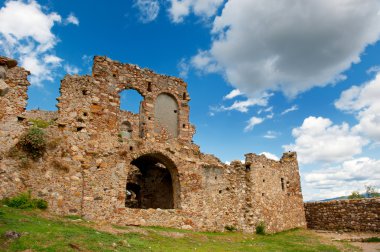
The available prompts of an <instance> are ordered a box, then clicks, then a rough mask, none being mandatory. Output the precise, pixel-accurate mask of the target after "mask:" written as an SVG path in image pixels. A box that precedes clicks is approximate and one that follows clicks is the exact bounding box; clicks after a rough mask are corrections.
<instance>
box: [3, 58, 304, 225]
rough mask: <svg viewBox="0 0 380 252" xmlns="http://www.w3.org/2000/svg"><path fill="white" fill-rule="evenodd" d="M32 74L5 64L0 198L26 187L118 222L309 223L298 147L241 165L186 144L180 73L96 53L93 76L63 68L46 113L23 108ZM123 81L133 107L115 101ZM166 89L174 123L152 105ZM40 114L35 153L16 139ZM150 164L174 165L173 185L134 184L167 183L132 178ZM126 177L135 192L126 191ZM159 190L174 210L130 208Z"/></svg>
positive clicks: (61, 206)
mask: <svg viewBox="0 0 380 252" xmlns="http://www.w3.org/2000/svg"><path fill="white" fill-rule="evenodd" d="M0 64H1V61H0ZM12 67H13V66H12ZM28 74H29V72H27V71H26V70H24V69H22V68H19V67H14V68H11V69H8V68H7V69H6V77H5V79H4V78H3V80H4V83H5V84H4V83H3V84H4V85H2V87H3V89H2V90H4V92H1V96H0V105H1V106H0V126H1V128H0V129H1V130H0V160H1V163H0V199H1V198H4V197H10V196H13V195H16V194H17V193H20V192H23V191H26V190H31V191H32V193H33V194H34V195H35V196H38V197H42V198H44V199H46V200H47V201H48V203H49V211H51V212H54V213H57V214H61V215H70V214H75V215H81V216H83V217H84V218H86V219H89V220H102V221H108V222H111V223H116V224H119V225H156V226H157V225H158V226H167V227H177V228H183V229H193V230H213V231H223V230H224V228H225V227H226V226H234V227H236V228H237V229H239V230H241V231H244V232H254V230H255V227H256V225H257V224H258V223H260V222H264V223H265V225H266V227H267V231H268V232H278V231H282V230H286V229H291V228H295V227H305V226H306V221H305V215H304V206H303V201H302V193H301V187H300V177H299V170H298V163H297V156H296V154H295V153H285V154H284V155H283V157H282V158H281V160H280V161H274V160H270V159H267V158H266V157H265V156H263V155H261V156H258V155H255V154H247V155H246V161H245V163H241V162H240V161H234V162H232V163H231V165H226V164H224V163H222V162H220V160H219V159H217V158H216V157H214V156H212V155H207V154H203V153H201V152H200V150H199V146H197V145H195V144H194V143H193V142H192V137H193V134H194V133H195V127H194V126H193V125H191V124H190V122H189V112H190V108H189V105H188V102H189V101H190V97H189V94H188V92H187V84H186V83H185V82H184V81H183V80H181V79H179V78H175V77H170V76H165V75H159V74H155V73H154V72H152V71H151V70H148V69H141V68H139V67H138V66H135V65H131V64H122V63H120V62H116V61H112V60H110V59H108V58H106V57H98V56H96V57H95V58H94V66H93V73H92V75H91V76H77V75H74V76H69V75H67V76H65V78H64V79H63V80H62V82H61V87H60V93H61V95H60V97H59V98H58V99H57V100H58V104H57V107H58V111H53V112H46V111H40V110H37V111H26V110H25V107H26V100H27V93H26V92H27V86H28V85H29V82H28V81H27V75H28ZM0 89H1V87H0ZM126 89H134V90H136V91H138V92H139V93H140V94H141V95H142V96H143V101H142V102H141V104H140V112H139V113H138V114H134V113H132V112H130V111H123V110H121V109H120V92H122V91H123V90H126ZM162 94H164V95H165V99H166V101H167V100H169V101H170V103H172V102H173V101H174V103H175V104H176V106H172V107H171V108H170V109H171V110H168V113H172V114H171V115H170V120H171V121H170V129H169V128H168V127H167V126H168V125H169V124H167V122H165V118H166V117H165V113H164V112H165V109H168V108H167V107H166V106H165V103H163V104H164V106H161V107H160V108H159V109H158V108H157V107H155V106H156V105H157V102H156V99H157V97H158V96H160V95H162ZM173 108H174V109H173ZM155 116H160V118H159V119H160V120H161V121H160V120H158V119H157V118H155ZM36 119H37V120H40V121H41V120H42V121H46V122H48V126H47V127H46V128H44V129H42V130H43V131H44V132H45V134H46V139H47V148H46V151H45V153H44V155H43V156H42V157H41V158H39V159H37V160H32V159H30V157H28V155H27V153H23V152H22V151H20V150H18V149H17V146H18V145H17V144H18V142H19V139H20V136H21V135H22V134H24V133H25V132H26V131H27V130H28V129H29V128H31V127H36ZM175 123H177V131H175V127H173V125H174V126H175ZM173 132H174V133H175V134H174V135H173ZM16 154H17V155H16ZM149 167H150V168H149ZM154 167H160V169H166V170H162V171H161V172H158V173H156V174H168V172H169V173H170V178H168V177H166V179H165V183H171V184H169V186H171V188H172V190H170V188H169V189H168V190H166V191H164V192H163V191H160V192H157V195H153V196H154V197H153V196H152V195H149V194H154V193H155V191H154V190H144V188H142V189H141V188H140V187H142V186H147V188H149V186H152V187H155V188H159V187H160V185H159V183H164V182H162V181H161V180H160V179H159V178H154V177H152V178H149V179H148V177H143V178H144V180H143V179H141V177H140V178H139V177H136V178H134V177H133V176H147V175H146V174H155V173H154V172H153V171H152V172H147V170H146V169H154ZM136 171H138V172H137V173H136ZM163 171H167V172H163ZM157 176H158V175H157ZM150 179H152V180H150ZM128 181H129V182H128ZM139 181H144V183H143V184H142V183H140V182H139ZM149 181H154V182H152V183H154V184H151V185H149V184H148V183H149ZM128 183H132V185H130V188H134V189H133V190H135V191H133V190H132V189H129V190H128V189H127V184H128ZM133 183H134V184H133ZM139 183H140V184H139ZM165 186H168V184H165ZM139 188H140V189H141V190H140V189H139ZM147 188H145V189H147ZM165 188H167V187H165ZM131 190H132V191H131ZM146 194H148V195H146ZM165 194H167V196H166V197H170V198H168V199H167V200H165V202H170V205H172V206H173V209H163V208H167V207H168V204H166V205H162V207H161V208H160V207H157V208H148V209H142V208H129V207H126V205H128V204H127V201H128V200H130V198H131V197H133V200H134V202H135V203H136V204H135V205H138V204H139V202H148V201H149V199H152V198H153V199H158V198H161V199H163V198H164V197H165ZM159 204H160V203H159V202H156V203H155V205H158V206H159ZM128 206H129V205H128Z"/></svg>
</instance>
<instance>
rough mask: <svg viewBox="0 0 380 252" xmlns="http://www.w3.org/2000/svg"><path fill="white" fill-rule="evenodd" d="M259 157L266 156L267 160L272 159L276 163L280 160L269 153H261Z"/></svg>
mask: <svg viewBox="0 0 380 252" xmlns="http://www.w3.org/2000/svg"><path fill="white" fill-rule="evenodd" d="M259 155H264V156H266V157H267V158H269V159H273V160H276V161H278V160H280V158H279V157H277V156H276V155H275V154H273V153H270V152H261V153H260V154H259Z"/></svg>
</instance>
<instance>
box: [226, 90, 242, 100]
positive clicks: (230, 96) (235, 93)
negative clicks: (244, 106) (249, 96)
mask: <svg viewBox="0 0 380 252" xmlns="http://www.w3.org/2000/svg"><path fill="white" fill-rule="evenodd" d="M240 95H242V92H240V90H239V89H234V90H232V91H231V92H229V93H228V94H227V95H226V96H224V97H223V100H230V99H233V98H235V97H237V96H240Z"/></svg>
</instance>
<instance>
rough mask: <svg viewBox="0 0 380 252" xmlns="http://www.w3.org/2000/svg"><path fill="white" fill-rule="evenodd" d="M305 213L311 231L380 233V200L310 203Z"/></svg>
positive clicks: (306, 206) (306, 204) (306, 205)
mask: <svg viewBox="0 0 380 252" xmlns="http://www.w3.org/2000/svg"><path fill="white" fill-rule="evenodd" d="M305 212H306V221H307V227H308V228H311V229H321V230H342V231H367V232H379V231H380V198H372V199H352V200H334V201H328V202H310V203H305Z"/></svg>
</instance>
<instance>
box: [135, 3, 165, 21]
mask: <svg viewBox="0 0 380 252" xmlns="http://www.w3.org/2000/svg"><path fill="white" fill-rule="evenodd" d="M134 6H135V7H136V8H137V9H138V10H139V13H140V16H139V19H140V21H141V22H142V23H149V22H152V21H153V20H155V19H156V18H157V16H158V13H159V12H160V4H159V2H158V1H157V0H135V4H134Z"/></svg>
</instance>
